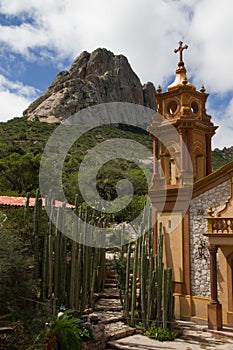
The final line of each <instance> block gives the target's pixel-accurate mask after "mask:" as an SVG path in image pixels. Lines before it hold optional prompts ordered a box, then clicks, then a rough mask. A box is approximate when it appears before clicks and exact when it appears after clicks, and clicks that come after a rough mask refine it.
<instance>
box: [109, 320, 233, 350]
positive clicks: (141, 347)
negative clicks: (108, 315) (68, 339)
mask: <svg viewBox="0 0 233 350" xmlns="http://www.w3.org/2000/svg"><path fill="white" fill-rule="evenodd" d="M178 324H179V325H180V326H181V327H182V328H183V335H182V336H181V337H180V338H177V339H175V340H174V341H172V342H159V341H157V340H153V339H150V338H148V337H146V336H143V335H139V334H136V335H133V336H130V337H126V338H123V339H119V340H115V341H114V340H113V341H109V342H108V347H107V348H106V350H107V349H118V350H157V349H165V350H175V349H176V350H200V349H206V350H214V349H221V350H233V332H232V333H230V332H229V333H225V334H224V332H221V333H220V332H209V331H207V329H206V327H204V326H203V325H202V326H200V325H196V324H195V323H192V322H178Z"/></svg>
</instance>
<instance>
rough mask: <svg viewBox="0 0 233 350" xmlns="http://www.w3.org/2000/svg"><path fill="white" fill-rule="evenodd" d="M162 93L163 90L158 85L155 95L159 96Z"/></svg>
mask: <svg viewBox="0 0 233 350" xmlns="http://www.w3.org/2000/svg"><path fill="white" fill-rule="evenodd" d="M162 91H163V90H162V88H161V86H160V85H159V86H158V87H157V93H158V94H160V93H161V92H162Z"/></svg>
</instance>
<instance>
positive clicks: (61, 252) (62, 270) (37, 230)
mask: <svg viewBox="0 0 233 350" xmlns="http://www.w3.org/2000/svg"><path fill="white" fill-rule="evenodd" d="M27 203H29V196H27ZM45 205H46V206H47V208H46V212H47V214H48V215H45V213H44V211H43V210H42V199H41V197H40V194H39V191H37V193H36V199H35V207H34V216H33V217H34V219H33V223H34V236H33V237H34V270H35V277H36V278H37V279H38V281H40V285H39V291H38V294H39V295H40V297H41V300H50V301H51V304H52V306H53V308H55V307H57V306H59V305H61V304H64V305H65V306H66V307H68V308H71V309H73V310H79V311H83V310H84V309H85V308H88V307H91V306H92V305H93V300H94V295H95V293H96V292H99V291H101V290H102V289H103V286H104V280H105V249H103V248H101V245H99V247H98V246H97V247H92V246H89V245H88V243H90V242H89V241H90V239H92V240H93V241H95V240H96V239H97V230H95V229H93V231H92V232H91V233H90V232H88V235H91V238H90V237H89V239H88V238H87V224H86V222H88V220H89V219H90V218H88V215H89V213H88V210H82V209H80V208H79V207H78V204H77V203H76V208H75V211H76V212H77V213H78V215H79V217H80V216H82V217H83V218H84V219H85V220H86V221H85V220H84V224H83V222H81V220H76V221H75V222H74V223H71V222H70V216H69V212H67V210H66V206H65V203H64V204H63V205H62V207H59V208H57V207H56V206H55V204H54V201H53V200H52V198H50V197H49V196H48V198H46V199H45ZM27 211H28V206H27V209H26V210H25V213H26V214H27ZM26 214H25V224H26V221H27V220H29V216H28V215H26ZM52 218H56V225H54V224H53V221H52ZM64 225H71V227H72V228H71V231H72V233H71V237H70V238H68V237H66V236H65V235H64V234H63V233H62V232H61V231H63V230H62V229H61V228H62V227H63V226H64ZM72 238H73V239H72ZM80 242H81V243H82V244H81V243H80Z"/></svg>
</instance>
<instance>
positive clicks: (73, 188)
mask: <svg viewBox="0 0 233 350" xmlns="http://www.w3.org/2000/svg"><path fill="white" fill-rule="evenodd" d="M57 126H58V124H49V123H41V122H39V121H33V122H30V121H28V120H27V119H26V118H24V117H22V118H15V119H13V120H10V121H8V122H5V123H3V122H2V123H0V150H1V152H0V193H1V195H21V196H22V195H25V194H26V193H27V192H31V194H32V195H34V194H35V189H36V188H37V187H38V174H39V165H40V159H41V155H42V153H43V149H44V146H45V144H46V141H47V140H48V138H49V136H50V135H51V134H52V132H53V131H54V130H55V128H56V127H57ZM116 137H118V138H129V139H133V140H135V141H138V142H140V143H141V144H143V145H145V146H147V147H148V148H150V149H152V142H151V138H150V137H149V136H148V135H147V134H146V133H145V132H142V131H141V132H140V131H139V129H133V128H128V130H126V129H124V130H123V129H120V128H116V127H110V126H101V128H98V129H96V128H95V129H92V130H91V131H90V132H88V133H87V134H85V135H83V136H82V137H81V138H80V139H79V140H78V142H76V143H75V144H74V145H73V147H72V148H71V150H70V152H69V153H68V154H67V157H66V160H65V164H64V173H63V182H64V183H63V185H64V187H65V189H66V195H67V198H68V200H69V201H70V202H73V201H74V194H75V193H78V187H77V176H78V174H77V173H78V171H77V170H78V166H79V163H80V161H81V160H82V158H83V156H84V155H85V154H86V152H87V150H89V149H91V148H92V147H94V146H95V145H96V144H97V143H100V142H102V141H104V140H106V139H109V138H116ZM232 159H233V147H230V148H224V149H223V150H219V149H215V150H214V151H213V170H216V169H218V168H219V167H221V166H222V165H224V164H226V163H228V162H230V161H231V160H232ZM120 178H128V179H129V180H133V182H134V185H135V193H136V195H139V196H142V195H144V194H145V193H146V191H147V188H146V181H145V178H144V176H143V173H142V171H140V170H139V169H138V167H137V165H135V164H133V163H130V162H127V161H123V160H120V159H118V160H115V162H111V163H108V164H106V166H105V167H103V169H102V170H101V171H100V172H99V174H98V177H97V182H98V183H99V191H100V194H102V195H103V197H104V198H105V199H113V198H114V197H115V196H116V192H115V185H114V184H115V183H116V181H117V180H118V179H120Z"/></svg>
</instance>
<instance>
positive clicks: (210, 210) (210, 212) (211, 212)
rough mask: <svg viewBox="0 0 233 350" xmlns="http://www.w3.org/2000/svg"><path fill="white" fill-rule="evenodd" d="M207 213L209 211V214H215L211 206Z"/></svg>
mask: <svg viewBox="0 0 233 350" xmlns="http://www.w3.org/2000/svg"><path fill="white" fill-rule="evenodd" d="M207 213H208V216H213V213H214V211H213V209H212V207H211V206H210V207H209V208H208V210H207Z"/></svg>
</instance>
